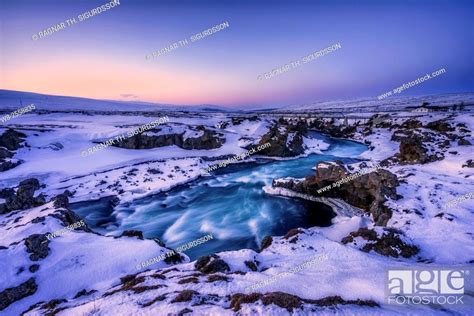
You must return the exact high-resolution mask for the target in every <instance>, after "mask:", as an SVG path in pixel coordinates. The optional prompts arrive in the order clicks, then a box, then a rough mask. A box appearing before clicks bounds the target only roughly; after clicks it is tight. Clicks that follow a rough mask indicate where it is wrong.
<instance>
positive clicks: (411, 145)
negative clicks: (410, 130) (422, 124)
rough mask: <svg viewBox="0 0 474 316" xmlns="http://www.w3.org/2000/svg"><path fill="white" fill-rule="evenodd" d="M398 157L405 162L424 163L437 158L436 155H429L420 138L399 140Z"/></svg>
mask: <svg viewBox="0 0 474 316" xmlns="http://www.w3.org/2000/svg"><path fill="white" fill-rule="evenodd" d="M397 157H398V159H399V161H400V162H401V163H405V164H425V163H429V162H433V161H436V160H439V158H438V157H437V156H436V155H429V154H428V149H427V148H425V147H424V146H423V143H422V140H421V139H420V138H416V137H413V138H405V139H402V141H401V142H400V153H399V154H398V156H397Z"/></svg>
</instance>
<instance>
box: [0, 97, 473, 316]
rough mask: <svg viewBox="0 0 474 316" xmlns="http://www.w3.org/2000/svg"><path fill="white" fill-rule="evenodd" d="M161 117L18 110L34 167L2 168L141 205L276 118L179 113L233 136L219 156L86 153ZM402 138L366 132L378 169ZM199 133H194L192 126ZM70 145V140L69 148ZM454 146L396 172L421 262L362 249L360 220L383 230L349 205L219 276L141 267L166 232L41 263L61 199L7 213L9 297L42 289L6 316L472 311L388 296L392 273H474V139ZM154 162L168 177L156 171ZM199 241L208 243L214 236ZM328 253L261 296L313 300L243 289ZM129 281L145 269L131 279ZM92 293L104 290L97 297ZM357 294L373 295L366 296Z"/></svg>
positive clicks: (184, 266)
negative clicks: (39, 247) (20, 289)
mask: <svg viewBox="0 0 474 316" xmlns="http://www.w3.org/2000/svg"><path fill="white" fill-rule="evenodd" d="M443 100H444V99H443ZM456 100H458V99H456ZM417 102H418V101H417ZM443 102H447V101H443ZM37 108H38V107H37ZM370 114H372V113H368V114H367V115H368V116H370ZM161 115H162V114H161V113H160V114H159V115H157V116H156V117H150V116H147V117H144V116H141V115H139V114H130V115H126V116H125V115H117V114H112V115H105V114H103V115H97V114H96V115H86V114H80V113H49V114H43V115H38V114H37V113H36V114H35V113H32V114H26V115H23V116H21V117H18V118H15V119H14V120H11V121H9V122H7V123H6V124H4V128H1V129H0V133H2V132H3V131H4V129H5V127H6V126H8V127H12V128H15V129H16V130H18V131H21V132H23V133H25V134H26V135H27V139H26V141H27V143H28V144H29V147H24V148H21V149H19V150H18V151H17V153H16V155H15V158H16V159H20V160H22V161H23V163H22V164H21V165H19V166H18V167H16V168H14V169H11V170H8V171H6V172H2V173H0V180H1V185H0V189H1V188H5V187H12V186H15V185H17V184H18V183H19V182H20V181H21V180H24V179H26V178H31V177H36V178H38V179H39V180H40V182H41V183H43V184H45V187H44V188H42V189H41V192H42V193H44V194H46V196H47V197H48V198H51V197H54V196H56V195H57V194H60V193H62V192H63V191H64V190H66V189H67V190H69V191H71V192H73V191H75V195H74V197H72V198H71V200H72V201H82V200H90V199H97V198H100V197H104V196H109V195H117V194H119V197H120V200H121V201H129V200H132V199H136V198H138V197H143V196H146V195H148V194H152V193H156V192H159V191H165V190H169V189H170V188H172V187H174V186H176V185H179V184H182V183H186V182H188V181H191V180H193V179H195V178H197V177H199V176H202V172H201V171H200V170H201V169H203V168H206V167H207V166H208V165H210V164H215V163H216V162H218V161H219V160H217V161H207V160H205V159H208V158H212V157H214V158H216V157H221V156H225V155H237V154H240V153H243V152H245V151H246V149H244V148H243V146H246V145H249V144H253V143H255V142H257V141H258V140H259V139H260V137H261V136H262V135H264V134H265V133H266V132H267V131H268V128H269V127H270V125H271V123H272V118H270V117H269V116H265V115H263V116H262V118H261V119H259V120H257V121H250V120H245V121H243V122H242V123H241V124H239V125H234V124H231V122H230V121H231V120H230V114H219V115H216V116H203V115H200V114H197V115H191V114H190V115H187V116H186V117H183V116H176V115H172V113H167V114H166V115H168V116H169V118H170V121H171V122H172V124H173V126H175V128H176V129H180V130H181V131H185V132H186V131H187V130H188V126H198V125H205V126H206V127H207V128H209V129H214V130H218V131H219V132H221V133H223V134H224V137H225V138H226V142H225V143H224V145H223V146H222V147H221V148H218V149H213V150H192V151H191V150H184V149H181V148H178V147H172V148H170V147H162V148H156V149H147V150H127V149H122V148H115V147H108V148H105V149H103V150H101V151H99V152H96V153H94V154H92V155H89V156H86V157H82V156H81V151H82V150H84V149H87V148H88V147H91V146H93V145H95V144H94V143H93V142H94V141H99V142H100V141H103V140H106V139H108V138H111V137H114V136H116V135H118V134H126V132H127V131H129V130H132V129H134V128H136V127H138V126H140V125H143V124H146V123H149V122H151V121H153V120H155V119H157V118H159V117H160V116H161ZM409 116H411V114H410V113H401V114H399V115H396V116H395V119H394V120H393V122H394V123H399V124H400V123H402V122H404V121H405V120H406V119H407V117H409ZM446 117H447V114H445V113H441V114H433V113H428V114H423V115H421V116H419V117H418V119H419V120H421V121H422V122H423V123H424V124H426V123H427V122H430V121H435V120H437V119H440V118H446ZM361 121H363V120H361ZM448 121H449V123H450V124H452V125H453V126H454V125H456V124H458V123H464V124H465V125H466V127H467V129H468V130H470V131H471V133H470V134H469V135H468V136H467V135H465V139H466V140H468V141H469V142H471V143H474V138H473V135H472V131H474V116H473V114H472V112H471V113H469V112H466V113H460V114H456V115H452V116H451V117H450V118H449V119H448ZM223 122H229V124H228V125H227V126H226V127H224V128H222V129H221V128H219V124H220V123H223ZM349 124H351V122H349ZM392 133H393V131H389V130H388V129H386V128H376V129H374V130H373V133H372V134H369V135H363V134H362V133H361V132H360V131H359V132H357V133H356V135H355V137H354V139H355V140H359V141H370V142H371V146H372V147H373V150H369V151H366V152H364V153H363V154H362V155H361V156H360V158H364V159H369V160H371V163H372V164H376V163H379V162H380V161H382V160H383V159H385V158H388V157H391V156H393V155H394V154H396V153H397V152H398V146H399V143H398V142H396V141H391V140H390V138H391V135H392ZM189 136H190V137H193V134H192V132H191V131H189ZM56 143H60V144H61V146H59V147H62V148H61V149H59V150H57V149H58V148H59V147H58V146H57V144H56ZM54 144H56V145H54ZM305 144H306V145H307V146H308V150H307V151H308V152H310V151H316V150H318V148H324V147H325V144H324V143H323V142H322V141H319V142H316V141H314V140H305ZM317 145H319V146H317ZM444 154H445V158H444V159H443V160H440V161H436V162H432V163H427V164H424V165H394V166H390V167H387V169H388V170H389V171H391V172H392V173H394V174H395V175H396V176H397V177H398V178H399V180H403V181H402V182H401V184H400V186H399V187H398V188H397V193H398V194H400V195H401V196H402V198H401V199H400V200H397V201H391V200H390V201H389V202H387V205H388V206H390V207H391V209H392V210H393V211H394V212H393V216H392V218H391V219H390V221H389V223H388V226H390V227H395V228H399V229H401V230H402V231H403V232H404V233H405V235H406V238H407V239H408V240H409V241H410V242H411V243H413V244H415V245H417V246H418V247H419V248H420V253H419V254H418V255H417V256H416V257H412V258H409V259H404V258H392V257H386V256H382V255H380V254H378V253H376V252H363V251H361V250H360V249H359V248H358V247H355V246H353V245H350V244H343V243H341V239H342V238H343V237H345V236H347V235H348V234H349V233H351V232H353V231H356V230H357V229H359V228H360V227H369V228H371V227H374V224H373V221H372V219H371V218H370V217H369V216H367V215H361V214H359V213H356V212H354V213H350V212H346V213H340V214H339V215H338V216H337V217H336V218H335V219H334V220H333V223H334V224H333V225H332V226H331V227H328V228H316V227H315V228H309V229H300V231H299V233H297V234H296V235H294V236H296V237H294V236H286V237H282V236H274V237H273V240H272V242H271V244H270V245H269V246H268V247H267V248H265V249H264V250H262V251H261V252H255V251H253V250H248V249H242V250H239V251H227V252H223V253H219V254H218V256H219V258H220V259H222V260H223V261H224V262H225V263H226V264H227V265H228V270H226V269H220V270H219V269H217V270H219V271H214V272H212V273H210V272H203V270H202V269H199V268H198V267H196V262H189V260H188V258H187V257H184V262H183V263H178V264H174V265H173V264H171V263H170V264H167V263H165V262H160V263H158V264H155V265H153V266H150V267H148V268H146V269H145V271H137V269H136V264H137V263H140V262H142V261H144V260H147V259H149V258H152V257H154V256H157V255H159V254H161V253H162V252H166V251H168V249H166V248H164V247H162V246H160V245H158V244H157V243H156V242H154V241H152V240H140V239H139V238H137V237H120V238H113V237H106V236H101V235H99V234H95V233H91V232H88V231H82V230H75V231H72V232H69V233H67V234H65V235H63V236H61V237H57V238H54V239H52V240H51V241H49V242H48V243H47V245H46V247H48V251H47V256H46V257H44V258H42V259H41V260H39V261H33V262H32V261H31V259H29V256H30V255H31V254H30V253H29V252H27V248H28V247H27V238H29V237H31V236H32V235H34V234H38V235H42V234H45V233H47V232H53V231H56V230H59V229H61V228H63V227H64V226H65V225H64V223H63V222H62V221H61V220H59V219H58V216H59V215H58V214H62V212H66V210H64V209H63V208H61V207H54V206H53V204H52V203H51V202H50V203H48V204H45V205H42V206H39V207H36V208H31V209H27V210H23V211H16V212H12V213H9V214H4V215H0V232H1V235H2V241H1V244H0V246H2V247H0V268H1V270H2V276H1V277H0V278H1V281H2V282H1V284H2V285H1V287H0V292H1V291H4V290H5V289H7V288H11V287H16V286H18V285H20V284H22V283H24V282H27V281H28V280H29V279H31V278H33V279H34V282H35V284H36V285H37V290H36V291H35V292H34V294H32V295H30V296H27V297H25V298H24V299H22V300H19V301H18V302H16V303H13V304H11V305H10V306H9V307H7V308H6V309H5V310H3V311H1V312H2V313H6V315H18V314H20V313H21V312H24V311H25V310H26V309H28V308H29V307H30V306H31V305H33V304H35V303H38V302H41V301H43V303H42V304H38V305H37V306H35V307H32V309H31V310H30V311H29V312H27V313H26V315H44V314H46V313H47V312H52V311H55V313H56V315H156V314H167V313H171V314H178V313H180V312H183V311H187V310H186V309H189V310H191V311H192V312H193V313H194V314H198V315H234V314H235V313H237V312H239V313H240V314H243V315H251V314H260V315H290V314H292V315H308V314H321V315H334V314H339V315H381V314H384V315H406V314H408V313H410V314H412V315H438V314H439V315H442V314H446V315H448V314H456V315H470V314H472V307H473V306H474V305H473V304H474V299H473V296H472V291H473V289H472V288H469V290H470V291H471V292H470V293H467V295H465V305H464V306H450V307H449V308H447V309H443V307H441V306H427V307H419V306H417V307H416V308H411V309H407V308H403V307H399V306H393V305H388V304H386V303H385V292H384V291H385V287H386V271H387V269H389V268H403V267H407V268H411V267H413V266H419V265H428V266H437V265H443V266H449V267H465V266H471V267H472V264H473V262H474V261H473V260H474V241H473V234H474V230H473V228H472V227H473V225H472V223H473V222H474V200H472V199H471V200H465V201H462V202H459V203H458V204H456V205H454V206H451V207H449V208H446V206H445V205H446V203H448V202H449V201H451V200H453V199H455V198H457V197H459V196H461V195H464V194H466V193H470V192H474V181H473V177H474V171H473V168H467V167H463V165H464V164H465V163H466V161H467V160H468V159H474V155H473V146H472V145H471V146H459V145H458V144H457V142H454V141H452V142H450V144H449V146H448V147H447V148H446V149H445V151H444ZM221 159H223V158H221ZM354 167H356V168H357V167H358V164H355V165H354ZM153 169H155V170H160V171H161V172H162V173H159V174H156V173H153V172H150V170H153ZM104 181H105V183H103V182H104ZM37 193H38V192H37ZM55 214H56V215H55ZM38 238H39V237H38ZM209 242H212V241H209ZM199 247H205V244H204V245H200V246H199ZM318 255H323V256H324V259H323V260H321V261H320V262H318V263H317V264H314V265H312V266H310V267H308V268H305V269H303V270H301V271H300V272H297V273H294V274H291V275H288V276H286V277H284V278H282V279H280V280H278V281H276V282H274V283H271V284H269V285H267V286H265V287H261V288H259V289H257V290H255V292H258V293H261V294H264V295H270V294H268V293H274V292H282V293H287V294H290V295H293V296H295V297H298V299H299V301H298V299H295V298H294V297H292V298H288V297H285V296H282V295H281V294H271V295H274V296H272V297H263V298H259V297H253V298H250V297H247V301H245V300H244V301H242V300H239V296H238V294H239V293H245V288H246V287H249V286H252V285H254V284H256V283H258V282H261V281H265V280H267V279H270V278H271V277H273V276H275V275H277V274H278V273H281V272H287V271H289V270H290V269H292V268H294V267H296V266H298V265H300V264H302V263H304V262H305V261H307V260H309V259H310V258H312V257H314V256H318ZM246 262H251V263H253V266H252V265H251V264H248V263H246ZM33 264H39V269H38V270H37V271H36V272H31V270H30V268H29V267H30V266H31V265H33ZM254 266H255V269H254V268H253V267H254ZM221 268H222V267H221ZM127 275H132V276H129V277H128V278H124V277H125V276H127ZM121 278H122V280H121ZM82 290H86V292H85V293H83V294H84V295H81V296H77V293H78V292H80V291H82ZM92 290H95V292H89V291H92ZM106 293H107V294H106ZM246 294H249V293H246ZM334 296H340V297H341V299H342V300H344V303H340V302H339V304H337V303H336V304H329V303H328V304H324V303H322V302H314V300H321V299H324V298H328V297H334ZM52 300H64V301H52ZM295 300H296V301H295ZM310 300H313V301H310ZM355 300H361V301H359V304H357V303H356V301H355ZM288 301H290V303H291V304H289V305H290V306H292V305H298V308H294V309H293V308H290V307H288V309H286V308H284V307H282V305H284V303H283V302H286V303H288ZM46 302H49V304H45V303H46ZM237 302H240V303H241V305H239V304H237ZM267 303H268V304H267ZM271 303H273V304H271ZM280 303H281V305H279V304H280ZM286 303H285V304H286ZM374 304H375V305H378V306H373V305H374ZM237 305H239V306H237ZM238 307H239V308H240V309H239V308H238Z"/></svg>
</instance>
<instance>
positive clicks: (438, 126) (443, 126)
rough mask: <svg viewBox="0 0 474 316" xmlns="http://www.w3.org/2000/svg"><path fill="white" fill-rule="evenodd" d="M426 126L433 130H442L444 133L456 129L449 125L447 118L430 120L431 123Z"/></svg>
mask: <svg viewBox="0 0 474 316" xmlns="http://www.w3.org/2000/svg"><path fill="white" fill-rule="evenodd" d="M425 127H426V128H428V129H431V130H433V131H437V132H442V133H446V132H452V131H454V127H452V126H451V125H449V123H448V122H446V121H445V120H438V121H434V122H430V123H428V124H426V126H425Z"/></svg>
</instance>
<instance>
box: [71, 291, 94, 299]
mask: <svg viewBox="0 0 474 316" xmlns="http://www.w3.org/2000/svg"><path fill="white" fill-rule="evenodd" d="M95 292H97V290H90V291H87V290H86V289H83V290H81V291H79V292H77V293H76V295H74V297H73V298H74V299H76V298H79V297H81V296H87V295H91V294H93V293H95Z"/></svg>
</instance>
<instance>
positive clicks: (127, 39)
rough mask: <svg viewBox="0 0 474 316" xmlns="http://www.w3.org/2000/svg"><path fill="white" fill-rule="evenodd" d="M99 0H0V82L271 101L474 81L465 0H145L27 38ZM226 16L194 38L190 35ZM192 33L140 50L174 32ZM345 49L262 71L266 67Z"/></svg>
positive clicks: (121, 95)
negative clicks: (179, 43)
mask: <svg viewBox="0 0 474 316" xmlns="http://www.w3.org/2000/svg"><path fill="white" fill-rule="evenodd" d="M105 3H107V1H106V0H105V1H97V0H87V1H85V0H83V1H74V2H72V1H71V2H69V1H68V2H66V1H64V0H62V1H51V0H45V1H37V0H30V1H27V0H2V1H1V10H0V12H1V13H0V20H1V29H0V32H1V64H0V66H1V72H2V76H1V77H0V88H3V89H11V90H20V91H30V92H38V93H46V94H56V95H71V96H81V97H91V98H106V99H116V100H134V101H136V100H141V101H151V102H159V103H172V104H217V105H225V106H254V105H255V106H278V105H287V104H301V103H307V102H314V101H318V100H335V99H349V98H359V97H374V98H376V97H377V96H378V95H380V94H383V93H385V92H387V91H389V90H392V89H394V88H396V87H398V86H401V85H402V84H403V83H406V82H409V81H412V80H415V79H416V78H418V77H421V76H424V75H425V74H427V73H432V72H434V71H436V70H438V69H441V68H445V69H446V73H445V74H443V75H441V76H438V77H436V78H433V79H431V80H429V81H426V82H423V83H422V84H419V85H417V86H415V87H412V88H410V89H408V90H406V91H404V92H402V94H401V95H420V94H435V93H447V92H473V91H474V77H473V74H474V69H473V68H474V60H473V59H474V57H473V56H474V54H473V53H474V49H473V45H474V44H473V43H474V41H473V39H474V36H473V35H474V34H473V33H474V22H473V21H474V4H473V2H472V1H470V2H469V1H452V0H449V1H316V0H314V1H298V0H295V1H257V0H255V1H250V0H249V1H246V0H240V1H197V0H196V1H180V0H172V1H159V0H155V1H144V0H133V1H132V0H120V5H118V6H116V7H115V8H112V9H110V10H108V11H106V12H103V13H101V14H99V15H97V16H94V17H91V18H89V19H87V20H84V21H82V22H79V23H77V24H75V25H72V26H69V27H66V28H65V29H63V30H60V31H58V32H56V33H54V34H52V35H50V36H47V37H45V38H40V39H38V40H36V41H34V40H32V36H33V35H34V34H38V32H40V31H42V30H44V29H46V28H48V27H50V26H51V25H56V24H57V23H60V22H63V21H65V20H66V19H68V18H73V17H75V18H76V20H78V17H77V16H78V15H79V14H82V13H84V12H86V11H88V10H91V9H93V8H96V7H98V6H100V5H103V4H105ZM225 21H227V22H228V23H229V27H228V28H226V29H224V30H221V31H220V32H217V33H215V34H213V35H211V36H209V37H207V38H204V39H201V40H199V41H196V42H194V43H191V42H190V37H191V36H192V35H194V34H196V33H199V32H201V31H203V30H205V29H207V28H209V27H212V26H214V25H217V24H220V23H222V22H225ZM185 38H187V39H188V42H189V44H188V45H186V46H183V47H179V48H178V49H176V50H174V51H172V52H170V53H168V54H165V55H162V56H159V57H156V58H153V59H150V60H146V59H145V56H146V55H149V54H151V53H152V52H153V51H156V50H159V49H161V48H164V47H166V46H168V45H170V44H172V43H174V42H177V41H179V40H182V39H185ZM335 43H340V44H341V46H342V48H341V49H339V50H337V51H335V52H333V53H330V54H328V55H326V56H323V57H321V58H319V59H316V60H313V61H312V62H309V63H307V64H302V65H301V66H299V67H297V68H295V69H292V70H290V71H288V72H286V73H283V74H281V75H279V76H276V77H274V78H271V79H267V80H257V76H259V75H262V74H264V73H266V72H269V71H271V70H272V69H274V68H276V67H279V66H283V65H285V64H287V63H289V62H291V61H294V60H297V59H300V58H302V57H303V56H306V55H309V54H311V53H312V52H314V51H317V50H319V49H322V48H325V47H327V46H330V45H333V44H335Z"/></svg>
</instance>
